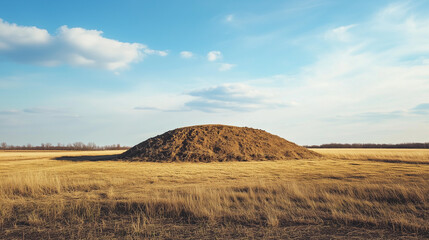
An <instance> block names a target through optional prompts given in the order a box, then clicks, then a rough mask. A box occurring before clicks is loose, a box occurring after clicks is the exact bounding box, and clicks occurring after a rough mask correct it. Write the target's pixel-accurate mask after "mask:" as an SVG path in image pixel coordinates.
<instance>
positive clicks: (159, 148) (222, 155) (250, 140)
mask: <svg viewBox="0 0 429 240" xmlns="http://www.w3.org/2000/svg"><path fill="white" fill-rule="evenodd" d="M319 156H321V155H320V154H318V153H316V152H313V151H310V150H308V149H306V148H304V147H301V146H298V145H296V144H295V143H292V142H289V141H286V140H285V139H283V138H281V137H279V136H276V135H272V134H270V133H268V132H266V131H263V130H259V129H253V128H247V127H233V126H225V125H200V126H191V127H184V128H178V129H174V130H171V131H168V132H166V133H164V134H161V135H158V136H156V137H153V138H150V139H148V140H146V141H144V142H142V143H140V144H138V145H136V146H134V147H132V148H131V149H129V150H128V151H126V152H124V153H123V154H121V155H120V157H119V158H120V159H123V160H130V161H146V162H176V161H177V162H213V161H216V162H222V161H251V160H277V159H301V158H314V157H319Z"/></svg>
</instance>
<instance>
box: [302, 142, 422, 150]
mask: <svg viewBox="0 0 429 240" xmlns="http://www.w3.org/2000/svg"><path fill="white" fill-rule="evenodd" d="M305 147H307V148H419V149H429V142H426V143H398V144H378V143H352V144H349V143H328V144H322V145H308V146H305Z"/></svg>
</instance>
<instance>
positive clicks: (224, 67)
mask: <svg viewBox="0 0 429 240" xmlns="http://www.w3.org/2000/svg"><path fill="white" fill-rule="evenodd" d="M233 67H235V64H231V63H221V64H220V66H219V71H221V72H224V71H228V70H231V69H232V68H233Z"/></svg>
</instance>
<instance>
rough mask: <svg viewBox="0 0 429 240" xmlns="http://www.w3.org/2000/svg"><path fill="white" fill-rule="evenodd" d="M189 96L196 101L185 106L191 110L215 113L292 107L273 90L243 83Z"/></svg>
mask: <svg viewBox="0 0 429 240" xmlns="http://www.w3.org/2000/svg"><path fill="white" fill-rule="evenodd" d="M188 95H190V96H193V97H195V99H193V100H191V101H188V102H187V103H186V104H185V106H186V107H187V108H190V109H191V110H199V111H204V112H215V111H220V110H231V111H256V110H262V109H273V108H282V107H287V106H290V105H291V104H288V103H286V102H284V101H282V100H279V99H281V97H279V96H278V95H277V94H276V91H275V90H273V89H256V88H254V87H251V86H249V85H247V84H243V83H232V84H222V85H218V86H214V87H209V88H203V89H198V90H194V91H191V92H189V93H188Z"/></svg>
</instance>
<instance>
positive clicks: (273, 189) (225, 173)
mask: <svg viewBox="0 0 429 240" xmlns="http://www.w3.org/2000/svg"><path fill="white" fill-rule="evenodd" d="M316 151H318V152H320V153H322V154H324V155H325V156H326V157H324V158H320V159H306V160H291V161H267V162H227V163H145V162H115V161H65V160H55V159H54V158H56V157H61V156H65V155H67V156H80V155H87V156H91V155H100V154H103V155H106V154H118V153H120V151H108V152H107V151H103V152H61V151H57V152H45V151H40V152H29V151H20V152H0V232H4V234H3V236H2V235H1V234H0V238H2V237H3V238H4V239H14V238H16V239H18V238H19V239H22V236H24V237H25V236H27V237H28V238H47V237H51V238H64V239H73V238H77V239H78V238H103V239H106V238H107V239H109V238H112V239H113V238H129V239H133V238H179V239H180V238H194V239H199V238H203V237H206V238H213V237H215V236H217V237H220V238H288V237H294V236H295V237H298V238H306V236H307V237H311V236H312V235H315V234H316V235H317V236H319V237H320V238H323V236H325V237H326V238H332V237H341V236H342V237H346V236H348V237H349V236H353V234H355V236H357V237H362V236H372V237H379V238H386V237H396V238H403V237H405V236H406V237H415V238H423V237H429V236H428V235H427V233H428V232H429V224H428V223H429V165H428V164H427V163H429V151H428V150H383V149H381V150H361V149H353V150H352V149H347V150H345V149H316ZM79 160H82V159H79ZM378 160H380V161H378ZM389 160H390V161H389ZM392 161H393V162H392ZM261 234H262V235H261ZM294 234H295V235H294ZM207 236H212V237H207Z"/></svg>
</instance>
